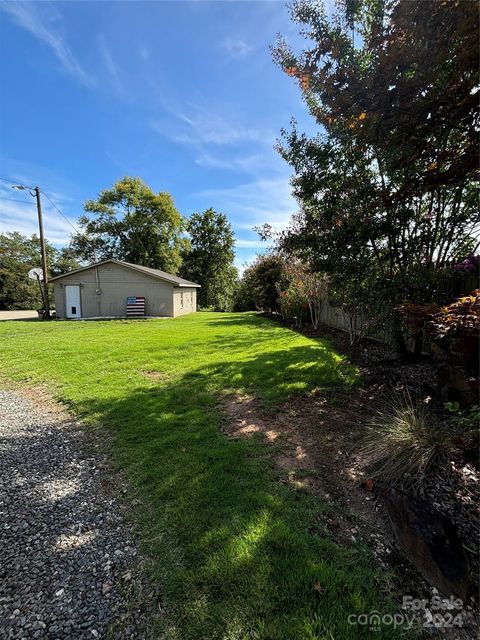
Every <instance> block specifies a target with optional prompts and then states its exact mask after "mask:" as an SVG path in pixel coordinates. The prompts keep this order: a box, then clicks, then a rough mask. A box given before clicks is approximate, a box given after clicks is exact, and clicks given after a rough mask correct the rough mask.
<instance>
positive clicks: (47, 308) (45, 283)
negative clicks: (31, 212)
mask: <svg viewBox="0 0 480 640" xmlns="http://www.w3.org/2000/svg"><path fill="white" fill-rule="evenodd" d="M34 191H35V198H36V199H37V213H38V229H39V231H40V252H41V254H42V269H43V293H44V301H45V319H46V320H50V301H49V298H48V272H47V251H46V249H45V236H44V235H43V217H42V203H41V201H40V187H35V189H34Z"/></svg>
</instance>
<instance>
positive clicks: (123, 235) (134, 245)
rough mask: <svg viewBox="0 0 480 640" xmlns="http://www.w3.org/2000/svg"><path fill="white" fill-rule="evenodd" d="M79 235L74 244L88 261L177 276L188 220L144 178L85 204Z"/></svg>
mask: <svg viewBox="0 0 480 640" xmlns="http://www.w3.org/2000/svg"><path fill="white" fill-rule="evenodd" d="M85 211H86V212H87V214H90V215H85V216H82V217H81V218H80V220H79V224H80V227H81V231H80V233H79V234H77V235H75V236H74V237H73V239H72V247H73V248H74V249H75V251H76V253H77V255H78V256H79V257H80V258H81V259H82V260H86V261H92V260H93V259H96V260H105V259H107V258H117V259H118V260H125V261H126V262H133V263H136V264H140V265H143V266H144V267H151V268H154V269H161V270H163V271H167V272H169V273H173V274H176V273H177V272H178V270H179V268H180V265H181V262H182V258H181V254H182V250H183V249H185V247H186V245H187V243H188V241H187V240H186V238H185V237H184V235H183V231H184V229H185V224H184V220H183V218H182V216H181V214H180V213H179V211H178V210H177V209H176V208H175V204H174V202H173V198H172V196H171V195H170V194H168V193H164V192H160V193H154V192H153V191H152V190H151V189H150V188H149V187H148V186H147V185H146V184H145V183H144V182H143V181H142V180H141V179H140V178H130V177H128V176H127V177H125V178H123V179H122V180H119V181H118V182H116V183H115V184H114V185H113V187H112V188H111V189H105V190H103V191H101V192H100V194H99V196H98V198H97V199H96V200H88V201H87V202H86V203H85Z"/></svg>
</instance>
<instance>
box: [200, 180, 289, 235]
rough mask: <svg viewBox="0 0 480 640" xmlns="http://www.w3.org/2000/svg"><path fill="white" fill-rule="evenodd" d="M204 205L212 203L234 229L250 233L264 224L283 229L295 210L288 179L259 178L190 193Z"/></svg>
mask: <svg viewBox="0 0 480 640" xmlns="http://www.w3.org/2000/svg"><path fill="white" fill-rule="evenodd" d="M194 195H195V197H196V198H197V199H199V200H203V201H204V203H205V206H211V205H210V204H208V203H212V202H214V203H215V207H216V208H218V209H219V210H221V211H223V212H224V213H226V214H227V215H228V217H229V218H230V219H231V220H232V221H233V225H234V228H235V229H236V230H242V229H243V230H251V229H252V228H253V227H254V226H255V225H258V224H263V223H264V222H266V223H268V224H270V225H272V227H273V228H274V229H275V230H281V229H284V228H285V227H286V226H287V224H288V222H289V220H290V217H291V215H292V214H293V213H295V211H297V209H298V205H297V202H296V200H295V199H294V197H293V196H292V193H291V186H290V182H289V179H288V177H277V178H272V179H259V180H254V181H251V182H247V183H243V184H240V185H237V186H235V187H231V188H224V189H208V190H205V191H201V192H198V193H196V194H194Z"/></svg>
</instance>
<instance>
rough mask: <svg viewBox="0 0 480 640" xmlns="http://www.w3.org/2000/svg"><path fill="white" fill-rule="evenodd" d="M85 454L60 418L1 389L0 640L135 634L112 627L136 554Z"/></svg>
mask: <svg viewBox="0 0 480 640" xmlns="http://www.w3.org/2000/svg"><path fill="white" fill-rule="evenodd" d="M91 449H92V447H90V446H88V443H87V440H86V437H85V434H84V433H83V432H82V430H81V428H80V427H79V425H78V424H76V423H74V422H72V421H71V420H70V419H68V418H67V419H66V417H65V415H64V414H62V413H60V412H59V411H50V410H49V409H48V408H47V407H45V406H43V405H41V404H38V403H37V402H33V401H30V400H29V399H27V398H24V397H23V396H21V395H19V394H18V393H16V392H13V391H1V390H0V639H1V640H3V639H7V638H32V637H33V638H51V639H53V638H55V639H58V638H70V637H72V638H75V640H83V639H86V638H89V639H90V640H91V639H92V638H105V637H106V635H107V633H109V635H108V637H109V638H110V637H115V638H124V637H125V638H126V637H129V638H142V637H143V635H142V634H141V633H140V631H139V633H138V635H137V634H135V633H134V634H133V635H132V634H131V633H130V632H129V633H128V635H126V633H124V632H122V631H121V625H120V626H119V625H118V621H119V620H122V619H123V618H127V617H128V624H129V625H131V624H132V619H131V615H132V614H131V609H132V607H131V606H130V604H131V603H129V602H128V595H127V593H128V590H127V589H125V588H123V585H124V580H123V578H122V576H123V575H125V574H127V573H128V574H129V573H130V571H131V570H132V567H134V566H135V558H136V556H137V548H136V543H135V540H134V539H133V535H132V533H131V531H130V530H129V527H128V526H127V524H126V522H125V519H124V518H123V515H122V507H121V506H120V504H119V503H118V501H116V499H115V496H114V495H112V491H111V490H110V491H106V490H105V489H104V483H105V482H109V481H108V479H107V480H105V478H106V474H107V471H106V459H105V457H104V455H103V454H102V453H99V452H97V451H96V450H94V451H93V453H92V450H91ZM110 485H111V482H110ZM106 559H108V562H107V561H106ZM105 585H108V589H107V588H106V587H105ZM126 612H128V613H126ZM112 623H115V624H114V628H115V631H114V633H113V635H112V632H111V630H110V632H109V631H108V630H109V629H111V626H112ZM133 623H134V626H135V621H133Z"/></svg>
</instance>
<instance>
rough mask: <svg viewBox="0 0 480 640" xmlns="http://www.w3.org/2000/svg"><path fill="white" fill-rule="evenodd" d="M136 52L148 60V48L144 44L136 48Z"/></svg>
mask: <svg viewBox="0 0 480 640" xmlns="http://www.w3.org/2000/svg"><path fill="white" fill-rule="evenodd" d="M138 53H139V54H140V57H141V58H143V59H144V60H149V59H150V50H149V48H148V47H147V46H146V45H144V44H143V45H141V47H140V49H139V50H138Z"/></svg>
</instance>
